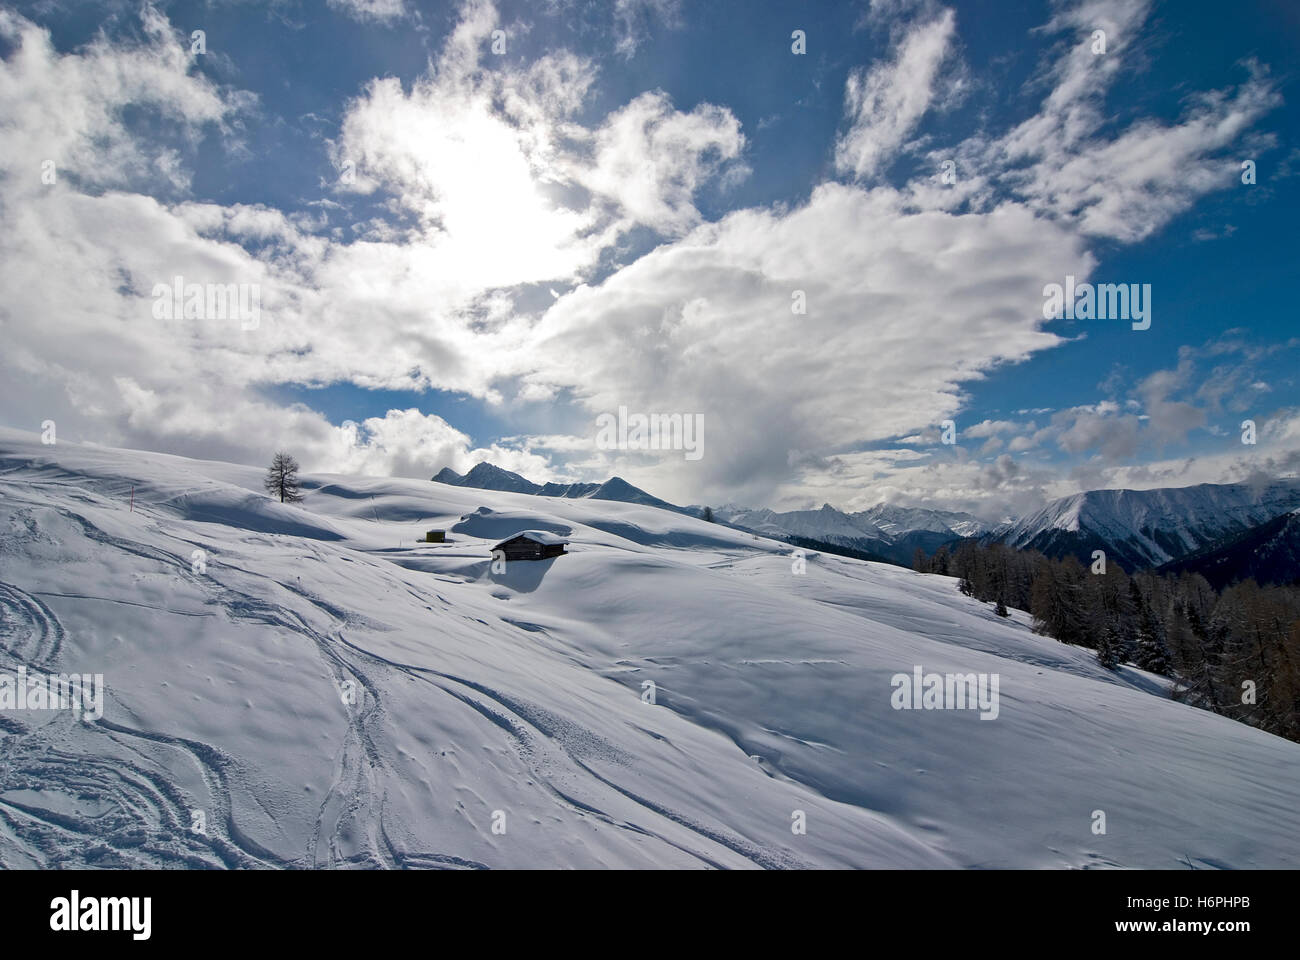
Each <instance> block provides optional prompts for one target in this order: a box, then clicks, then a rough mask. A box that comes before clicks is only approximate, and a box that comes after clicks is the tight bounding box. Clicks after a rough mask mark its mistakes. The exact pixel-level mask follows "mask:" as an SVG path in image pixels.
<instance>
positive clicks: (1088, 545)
mask: <svg viewBox="0 0 1300 960" xmlns="http://www.w3.org/2000/svg"><path fill="white" fill-rule="evenodd" d="M1297 507H1300V480H1296V479H1287V480H1278V481H1275V482H1273V483H1270V484H1264V485H1256V484H1244V483H1233V484H1211V483H1203V484H1199V485H1197V486H1193V487H1164V488H1159V489H1153V490H1091V491H1088V492H1087V493H1079V494H1075V495H1073V496H1070V497H1063V498H1061V499H1060V500H1054V501H1052V502H1051V503H1049V504H1048V505H1047V506H1045V507H1044V508H1043V509H1041V510H1039V511H1038V512H1037V513H1034V514H1031V515H1030V516H1028V517H1025V518H1023V519H1021V520H1019V521H1017V522H1016V523H1014V524H1012V525H1010V526H1009V527H1008V528H1006V529H1004V530H998V531H995V532H994V533H992V534H990V537H992V538H996V539H998V540H1001V541H1002V542H1004V543H1007V544H1009V545H1011V546H1013V547H1018V548H1021V549H1034V550H1041V551H1042V552H1044V553H1046V554H1048V555H1049V556H1057V557H1059V556H1065V555H1067V554H1074V555H1075V556H1078V557H1080V558H1081V559H1086V558H1087V557H1088V556H1090V555H1091V552H1092V551H1093V550H1105V551H1107V554H1108V555H1109V556H1110V557H1111V558H1113V559H1115V560H1116V561H1118V562H1119V563H1121V564H1123V565H1124V566H1125V567H1127V568H1129V569H1142V568H1145V567H1153V566H1159V565H1160V564H1163V563H1167V562H1169V561H1170V560H1175V559H1178V558H1180V557H1184V556H1187V555H1188V554H1190V553H1193V552H1195V551H1197V550H1201V549H1204V548H1205V547H1207V546H1209V545H1211V544H1213V543H1214V542H1215V541H1217V540H1222V539H1224V538H1225V537H1231V536H1234V535H1236V534H1240V533H1243V532H1245V531H1246V530H1248V529H1249V528H1251V527H1254V526H1257V525H1259V524H1261V523H1264V522H1265V521H1267V520H1271V519H1273V518H1274V517H1277V516H1280V515H1281V514H1283V513H1286V512H1288V511H1289V510H1294V509H1295V508H1297Z"/></svg>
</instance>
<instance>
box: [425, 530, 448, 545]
mask: <svg viewBox="0 0 1300 960" xmlns="http://www.w3.org/2000/svg"><path fill="white" fill-rule="evenodd" d="M424 542H425V543H446V542H447V531H446V530H430V531H429V532H428V533H426V534H425V535H424Z"/></svg>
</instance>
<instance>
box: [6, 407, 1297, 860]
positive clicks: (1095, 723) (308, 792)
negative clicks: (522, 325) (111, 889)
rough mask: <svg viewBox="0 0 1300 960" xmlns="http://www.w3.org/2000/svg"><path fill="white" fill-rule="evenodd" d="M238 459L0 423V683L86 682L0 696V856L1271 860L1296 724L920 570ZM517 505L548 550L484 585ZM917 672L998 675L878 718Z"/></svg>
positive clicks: (1287, 851) (598, 508)
mask: <svg viewBox="0 0 1300 960" xmlns="http://www.w3.org/2000/svg"><path fill="white" fill-rule="evenodd" d="M261 479H262V471H261V470H259V469H256V468H251V467H242V466H234V465H229V464H222V463H209V462H200V461H193V460H185V459H182V458H177V457H171V456H165V455H160V454H149V453H139V452H131V451H122V450H112V449H107V448H102V447H95V446H78V445H71V444H66V443H60V444H59V445H58V446H57V447H47V446H42V445H41V444H40V443H39V442H38V440H37V438H36V437H35V436H34V435H31V434H23V433H17V432H13V431H0V673H8V674H13V673H15V671H17V669H18V668H19V667H20V666H22V667H26V668H27V669H29V670H33V671H35V670H43V671H47V672H72V671H75V672H78V673H85V674H102V675H103V677H104V680H105V686H106V694H105V703H104V713H103V716H102V717H101V718H99V719H98V720H95V721H92V722H84V721H82V720H79V719H76V718H75V717H73V716H72V715H71V713H70V712H66V711H63V712H61V711H55V710H45V711H41V710H16V709H8V710H0V863H3V865H4V866H6V867H24V866H82V865H100V866H122V867H138V866H170V867H190V866H193V867H199V866H204V867H207V866H227V867H348V866H355V867H471V868H472V867H1090V866H1120V867H1162V868H1163V867H1167V868H1186V867H1187V866H1189V865H1190V866H1196V867H1198V868H1199V867H1265V866H1267V867H1296V866H1300V813H1298V812H1297V808H1298V807H1300V804H1297V802H1296V798H1297V796H1298V795H1300V745H1297V744H1293V743H1290V742H1287V741H1285V740H1281V739H1279V738H1277V737H1274V736H1271V735H1269V734H1265V733H1262V732H1260V731H1258V730H1255V729H1252V728H1250V727H1247V726H1244V725H1241V724H1238V723H1235V722H1233V721H1231V720H1227V719H1225V718H1222V717H1219V716H1215V715H1212V714H1209V713H1205V712H1202V711H1198V710H1196V709H1193V708H1191V707H1187V706H1184V705H1181V704H1178V703H1175V702H1172V701H1171V700H1169V699H1168V690H1167V686H1166V684H1165V683H1164V682H1163V681H1161V680H1159V679H1158V678H1155V677H1153V676H1150V675H1148V674H1144V673H1141V672H1139V671H1136V670H1133V669H1131V668H1125V669H1121V670H1120V671H1119V672H1118V673H1114V674H1112V673H1108V672H1106V671H1104V670H1103V669H1101V668H1100V667H1099V666H1098V665H1097V664H1096V662H1095V659H1094V658H1093V656H1092V654H1091V652H1090V651H1085V650H1080V649H1075V648H1070V647H1066V646H1063V645H1061V644H1059V643H1057V642H1056V641H1054V640H1050V639H1047V638H1044V637H1039V636H1036V635H1034V634H1033V633H1032V632H1031V631H1030V630H1029V628H1028V625H1027V623H1026V618H1025V617H1024V616H1023V615H1022V614H1019V613H1013V616H1012V619H1011V620H1010V621H1004V620H1001V619H999V618H997V617H995V616H994V615H993V613H992V611H991V609H990V608H989V607H988V606H986V605H983V604H980V603H978V602H976V601H974V600H971V599H970V598H967V597H963V596H961V595H960V594H959V593H958V592H957V590H956V586H955V581H953V580H950V579H948V578H944V577H937V576H923V575H920V574H915V573H913V572H911V571H908V570H904V569H900V568H896V567H890V566H887V565H882V564H873V563H864V562H860V561H855V560H849V559H845V558H840V557H835V556H829V555H818V554H815V553H796V552H795V551H793V550H792V549H791V548H790V547H789V545H787V544H781V543H777V542H774V541H770V540H766V539H762V538H760V537H758V536H755V535H753V534H749V533H745V532H742V531H737V530H732V529H729V528H726V527H723V526H720V525H716V524H708V523H705V522H703V521H700V520H696V519H694V518H692V517H688V516H684V515H681V514H678V513H672V512H669V511H665V510H660V509H657V508H654V507H650V506H644V505H638V504H629V503H619V502H614V501H602V500H593V499H574V500H563V499H543V498H539V497H534V496H529V495H527V494H519V493H510V492H495V491H491V492H490V491H483V490H478V489H469V488H461V487H457V486H453V485H448V484H434V483H429V482H419V481H406V480H384V479H375V478H359V477H342V476H310V477H306V478H305V480H306V481H307V482H306V484H305V492H306V499H305V500H304V501H303V502H302V503H301V504H298V505H292V506H290V505H281V504H279V503H272V502H271V501H269V500H267V499H266V498H265V497H262V496H261V495H260V494H259V493H258V491H259V489H260V484H261ZM132 496H133V497H134V510H132V508H131V498H132ZM461 518H464V519H461ZM433 527H438V528H444V529H448V530H449V531H452V533H451V535H450V539H449V541H448V542H447V543H445V544H423V543H416V542H415V541H416V538H417V537H418V536H420V535H422V533H423V531H424V530H425V529H427V528H433ZM524 529H535V530H549V531H555V532H557V533H560V532H562V533H563V535H564V536H565V537H566V538H567V539H568V540H569V541H570V547H569V549H570V553H569V554H568V555H565V556H562V557H558V558H554V559H551V560H546V561H541V562H516V563H511V564H509V565H508V567H507V569H506V571H505V572H504V573H500V574H494V573H493V571H492V569H491V558H490V546H491V543H492V542H494V541H495V540H496V539H500V538H501V536H502V535H503V532H502V531H504V532H505V533H506V534H508V533H512V532H517V531H518V530H524ZM916 667H921V668H923V669H924V670H925V671H927V672H930V671H934V672H938V673H941V674H947V673H953V674H980V675H997V677H998V678H999V681H1000V682H999V686H998V689H999V692H1000V705H999V709H998V711H997V715H996V718H995V719H981V715H980V714H979V713H978V712H976V711H972V710H897V709H894V707H893V706H892V705H891V693H892V687H891V678H893V677H895V676H896V675H899V674H907V675H910V674H912V672H913V670H914V668H916ZM1098 812H1101V813H1103V814H1104V817H1105V832H1104V833H1100V832H1094V829H1095V826H1094V825H1095V824H1097V823H1098V822H1099V821H1098V817H1097V813H1098ZM801 824H806V831H801V830H800V826H801Z"/></svg>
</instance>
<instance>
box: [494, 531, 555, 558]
mask: <svg viewBox="0 0 1300 960" xmlns="http://www.w3.org/2000/svg"><path fill="white" fill-rule="evenodd" d="M568 543H569V541H567V540H565V539H564V538H563V537H559V536H556V535H555V534H553V533H548V532H547V531H545V530H525V531H523V532H522V533H516V534H515V535H514V536H513V537H511V538H510V539H509V540H502V541H501V542H500V543H498V544H497V545H496V546H495V547H493V548H492V556H493V557H496V556H497V555H498V554H497V551H500V552H501V555H502V556H504V557H505V559H506V560H507V561H509V560H547V559H549V558H550V557H558V556H559V555H560V554H562V553H565V552H566V551H565V549H564V548H565V547H566V546H568Z"/></svg>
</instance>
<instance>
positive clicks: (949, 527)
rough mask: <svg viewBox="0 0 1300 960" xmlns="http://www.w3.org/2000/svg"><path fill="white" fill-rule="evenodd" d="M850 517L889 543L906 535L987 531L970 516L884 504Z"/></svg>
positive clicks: (971, 534)
mask: <svg viewBox="0 0 1300 960" xmlns="http://www.w3.org/2000/svg"><path fill="white" fill-rule="evenodd" d="M854 516H857V517H863V518H864V519H865V520H867V521H869V522H870V523H871V524H872V525H873V526H874V527H875V528H876V529H878V530H880V531H881V532H882V533H884V534H886V535H888V536H889V537H891V538H893V539H899V538H901V537H905V536H907V535H908V534H910V533H938V534H941V535H944V536H945V537H949V538H951V537H978V536H979V535H980V534H982V533H985V532H987V531H988V530H989V529H990V527H989V524H987V523H985V522H984V521H983V520H981V519H979V518H978V517H976V516H974V515H973V514H969V513H962V512H959V511H953V510H932V509H930V508H928V507H899V506H893V505H891V504H888V503H881V504H877V505H876V506H874V507H872V508H871V509H869V510H864V511H862V512H861V513H858V514H854Z"/></svg>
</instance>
